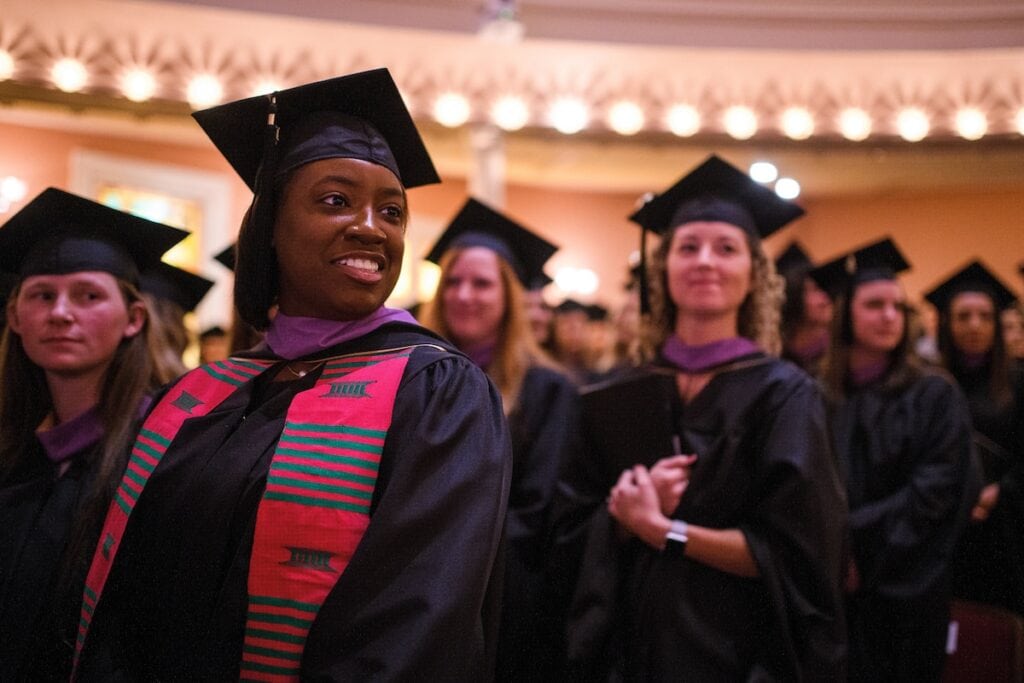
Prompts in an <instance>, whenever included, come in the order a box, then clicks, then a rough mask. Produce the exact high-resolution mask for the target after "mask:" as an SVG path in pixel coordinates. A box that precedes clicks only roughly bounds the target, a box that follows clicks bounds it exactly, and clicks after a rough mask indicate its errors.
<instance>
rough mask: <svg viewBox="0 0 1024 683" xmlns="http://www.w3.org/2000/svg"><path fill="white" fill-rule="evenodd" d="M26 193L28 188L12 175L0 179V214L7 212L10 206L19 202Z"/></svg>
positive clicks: (23, 182)
mask: <svg viewBox="0 0 1024 683" xmlns="http://www.w3.org/2000/svg"><path fill="white" fill-rule="evenodd" d="M27 193H28V186H26V185H25V181H24V180H22V179H21V178H17V177H15V176H12V175H9V176H6V177H4V178H0V213H6V212H7V211H9V210H10V208H11V205H12V204H16V203H18V202H20V201H21V200H22V199H24V198H25V195H26V194H27Z"/></svg>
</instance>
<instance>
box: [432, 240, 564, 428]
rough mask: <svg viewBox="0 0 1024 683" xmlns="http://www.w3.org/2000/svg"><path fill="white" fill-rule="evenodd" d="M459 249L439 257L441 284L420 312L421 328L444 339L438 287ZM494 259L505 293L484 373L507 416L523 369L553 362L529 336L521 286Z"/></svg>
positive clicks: (509, 270) (446, 330) (501, 262)
mask: <svg viewBox="0 0 1024 683" xmlns="http://www.w3.org/2000/svg"><path fill="white" fill-rule="evenodd" d="M463 250H464V249H463V248H460V247H453V248H451V249H449V250H448V251H447V252H445V254H444V256H442V257H441V260H440V266H441V280H440V282H441V284H440V285H439V286H438V291H437V293H436V294H435V295H434V298H433V299H432V300H430V301H428V302H427V303H425V304H424V306H423V312H422V313H421V314H420V319H421V322H422V323H423V325H424V327H427V328H428V329H431V330H433V331H434V332H437V333H438V334H440V335H441V336H443V337H446V338H448V339H451V338H452V334H451V329H450V328H449V327H448V323H447V322H446V319H447V316H446V315H445V310H444V296H443V292H442V290H443V288H444V281H445V275H446V274H447V273H448V271H449V270H450V269H451V267H452V265H453V264H454V263H455V260H456V259H457V258H458V257H459V255H460V254H461V253H462V252H463ZM495 256H497V254H495ZM497 260H498V273H499V275H500V278H501V284H502V288H503V291H504V292H505V301H504V303H505V314H504V315H503V316H502V319H501V328H500V329H499V330H498V346H497V348H496V349H495V353H494V360H492V361H491V364H490V366H489V367H488V368H487V375H488V376H489V377H490V378H491V379H492V380H493V381H494V384H495V385H497V387H498V391H499V392H500V393H501V399H502V402H503V404H504V409H505V414H506V415H509V414H511V413H512V411H513V410H515V407H516V405H517V403H518V402H519V393H520V391H521V390H522V388H523V379H524V378H525V377H526V371H527V370H529V369H530V367H531V366H533V365H543V366H545V367H551V368H556V367H557V364H556V363H555V362H554V361H553V360H551V359H550V358H549V357H548V355H547V354H546V353H544V352H543V351H542V350H541V349H540V346H538V344H537V341H536V339H535V338H534V336H533V332H532V331H531V329H530V321H529V318H527V316H526V308H525V307H524V305H523V286H522V285H521V284H520V283H519V279H518V278H517V277H516V274H515V270H513V268H512V266H510V265H509V264H508V263H507V262H506V261H505V259H503V258H501V257H500V256H497Z"/></svg>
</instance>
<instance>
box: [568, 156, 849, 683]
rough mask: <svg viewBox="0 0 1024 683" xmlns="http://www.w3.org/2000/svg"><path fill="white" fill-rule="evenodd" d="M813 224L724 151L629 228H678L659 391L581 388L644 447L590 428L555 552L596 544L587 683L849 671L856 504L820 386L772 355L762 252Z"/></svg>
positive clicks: (767, 270)
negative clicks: (847, 608) (851, 504)
mask: <svg viewBox="0 0 1024 683" xmlns="http://www.w3.org/2000/svg"><path fill="white" fill-rule="evenodd" d="M802 213H803V210H802V209H800V208H799V207H798V206H796V205H794V204H791V203H790V202H787V201H784V200H782V199H779V198H778V197H777V196H776V195H775V194H774V193H772V192H771V191H769V190H767V189H765V188H763V187H761V186H759V185H757V183H755V182H754V181H753V180H751V179H750V178H749V177H747V176H746V174H744V173H742V172H741V171H739V170H737V169H735V168H734V167H732V166H731V165H729V164H727V163H726V162H724V161H722V160H721V159H719V158H718V157H714V156H713V157H711V158H709V159H708V160H707V161H705V162H704V163H703V164H701V165H700V166H699V167H698V168H696V169H695V170H693V171H691V172H690V173H689V174H688V175H686V176H684V177H683V178H682V179H681V180H680V181H678V182H677V183H676V184H675V185H674V186H672V187H671V188H669V189H668V190H666V191H665V192H664V193H663V194H661V195H659V196H658V197H656V198H654V199H653V200H652V201H650V202H649V203H648V204H646V205H645V206H644V207H643V208H641V209H640V210H639V211H637V212H636V213H635V214H634V215H633V216H632V217H631V218H632V220H634V221H635V222H637V223H639V224H640V225H641V226H642V227H643V228H644V229H647V230H651V231H652V232H655V233H658V234H661V235H662V236H663V238H662V241H661V244H660V245H659V247H658V250H657V251H656V253H655V254H654V256H653V261H652V272H651V286H652V290H653V297H652V298H653V318H652V319H653V329H652V330H650V337H649V343H650V345H649V349H648V351H649V352H650V353H652V354H654V358H653V361H652V365H649V366H648V367H647V368H646V369H645V373H646V374H641V375H639V377H640V378H641V379H642V380H643V379H644V378H647V377H650V378H653V380H654V381H652V382H650V383H649V386H641V387H640V390H633V389H631V387H635V384H634V383H633V382H632V381H629V380H626V379H623V380H616V381H612V382H609V383H608V385H607V386H604V387H603V388H602V389H600V390H596V391H594V392H592V393H586V394H584V397H583V400H584V401H585V404H584V413H585V414H586V415H589V414H590V413H591V412H592V411H598V412H599V414H598V415H597V418H596V419H594V420H591V421H590V422H591V423H592V424H593V425H594V426H595V427H598V426H599V425H601V424H602V423H604V424H606V425H607V426H606V428H605V430H604V431H605V433H606V434H607V436H608V437H609V439H611V438H614V437H615V436H616V434H619V433H622V434H627V435H635V438H632V439H628V440H626V441H621V440H620V445H619V446H617V447H615V448H609V447H608V444H607V443H605V444H602V443H598V442H596V441H595V440H593V439H592V438H589V437H591V435H590V434H588V435H587V436H588V448H587V449H586V452H584V453H583V454H582V455H581V458H580V459H579V460H578V461H576V462H574V463H572V464H571V466H570V467H568V468H567V469H566V471H565V473H564V475H563V479H562V482H561V483H560V491H559V494H560V498H559V508H558V513H559V514H558V519H557V522H558V540H559V542H560V543H563V544H571V543H573V542H574V541H575V540H578V538H579V536H580V535H582V534H584V533H585V534H586V536H587V540H586V547H585V550H584V564H583V567H582V569H581V577H580V582H579V586H578V587H577V590H576V594H575V600H574V605H573V609H572V614H571V622H570V625H569V633H570V648H569V657H570V669H571V673H572V675H573V676H575V677H576V678H578V679H580V680H606V679H607V680H694V681H706V680H772V679H774V680H801V679H804V680H840V679H842V677H843V675H844V659H845V637H844V624H843V619H842V602H841V594H840V569H841V553H840V551H841V545H842V538H843V529H844V524H845V506H844V501H843V495H842V491H841V487H840V482H839V477H838V473H837V471H836V468H835V463H834V461H833V458H832V455H831V452H830V448H829V444H828V436H827V431H826V425H825V411H824V404H823V401H822V399H821V396H820V394H819V392H818V389H817V387H816V385H815V384H814V382H813V381H812V380H811V379H810V378H809V377H807V375H806V374H804V373H803V372H800V371H799V370H798V369H797V368H795V367H794V366H793V365H791V364H790V363H786V362H783V361H780V360H779V359H778V358H777V357H776V354H778V352H779V349H780V340H779V336H778V311H779V305H780V303H781V295H782V292H781V288H782V285H781V282H780V281H779V278H778V277H777V276H776V275H775V272H774V266H773V264H772V262H771V261H770V260H769V259H768V258H767V256H766V255H765V252H764V250H763V248H762V246H761V238H762V237H764V236H767V235H769V234H771V233H772V232H774V231H775V230H777V229H779V228H781V227H782V226H783V225H785V224H786V223H788V222H789V221H791V220H793V219H795V218H796V217H798V216H800V215H801V214H802ZM627 396H628V398H627ZM656 414H657V415H662V416H664V420H662V421H663V422H664V423H665V424H662V425H660V426H659V425H658V424H656V422H652V420H651V419H650V418H651V416H653V415H656ZM588 419H589V418H588ZM641 421H642V423H643V425H644V426H643V427H640V426H639V425H640V424H641ZM641 429H642V430H643V433H638V432H639V431H640V430H641ZM655 432H656V434H655ZM651 435H655V436H657V437H658V439H657V441H656V442H651V439H650V438H648V437H649V436H651ZM639 441H643V442H644V446H643V447H642V448H637V449H635V450H629V449H630V444H631V443H633V442H639ZM609 461H614V462H620V463H622V464H623V465H626V469H624V470H623V469H620V470H619V471H617V472H615V471H614V464H612V465H611V466H609ZM613 472H614V474H613V476H614V477H616V480H612V481H609V475H610V474H612V473H613ZM609 487H610V488H611V491H610V494H609ZM606 497H608V503H607V504H605V500H606ZM609 515H610V518H609ZM609 519H611V520H614V525H612V526H610V525H609ZM579 526H582V530H581V529H579V528H574V527H579ZM574 537H575V538H574ZM623 538H625V539H627V540H622V539H623ZM617 569H621V570H622V571H623V572H624V574H623V575H622V576H618V574H617Z"/></svg>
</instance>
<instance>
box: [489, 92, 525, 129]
mask: <svg viewBox="0 0 1024 683" xmlns="http://www.w3.org/2000/svg"><path fill="white" fill-rule="evenodd" d="M491 120H492V121H494V124H495V125H496V126H498V127H499V128H501V129H502V130H519V129H520V128H522V127H523V126H525V125H526V124H527V123H529V122H530V108H529V107H527V106H526V102H525V101H524V100H523V98H521V97H516V96H515V95H506V96H504V97H500V98H498V99H497V100H496V101H495V102H494V105H493V106H492V107H491Z"/></svg>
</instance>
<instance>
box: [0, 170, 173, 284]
mask: <svg viewBox="0 0 1024 683" xmlns="http://www.w3.org/2000/svg"><path fill="white" fill-rule="evenodd" d="M186 237H188V232H186V231H185V230H179V229H177V228H172V227H170V226H167V225H163V224H162V223H155V222H153V221H150V220H146V219H145V218H139V217H138V216H133V215H132V214H130V213H125V212H123V211H118V210H117V209H112V208H110V207H108V206H104V205H103V204H99V203H97V202H94V201H91V200H89V199H85V198H84V197H79V196H77V195H73V194H70V193H68V192H64V191H63V190H58V189H56V188H53V187H51V188H48V189H46V190H43V191H42V192H41V193H39V195H37V196H36V197H35V198H34V199H33V200H32V201H31V202H29V203H28V204H26V205H25V206H24V207H23V208H22V209H21V210H20V211H19V212H18V213H16V214H14V215H13V216H11V218H10V220H8V221H7V223H5V224H4V226H3V227H2V228H0V270H4V271H8V272H11V273H17V274H18V278H19V279H24V278H26V277H28V276H30V275H63V274H67V273H77V272H81V271H86V270H99V271H103V272H107V273H110V274H111V275H113V276H115V277H117V278H120V279H123V280H127V281H128V282H131V283H133V284H136V285H137V284H138V283H139V273H140V271H142V270H145V269H146V268H149V267H152V266H155V265H156V264H157V263H159V262H160V257H161V256H162V255H163V254H164V252H166V251H167V250H168V249H170V248H171V247H173V246H174V245H175V244H177V243H178V242H180V241H181V240H183V239H185V238H186Z"/></svg>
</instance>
